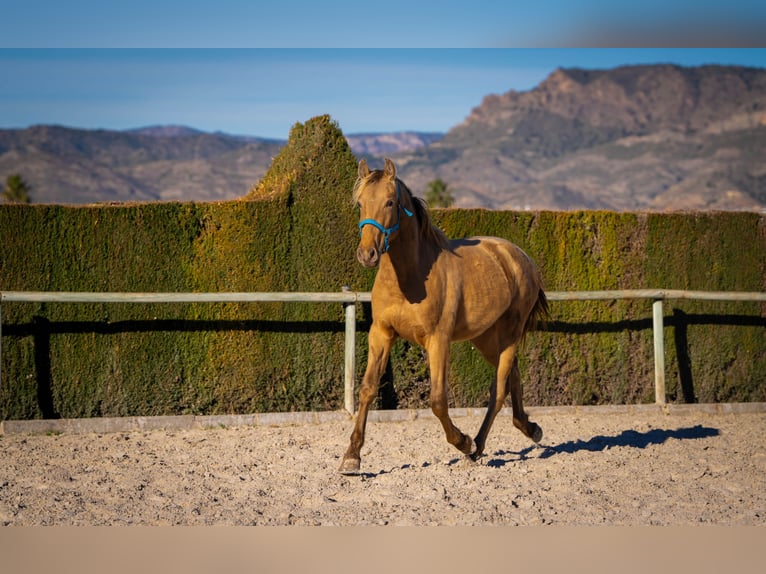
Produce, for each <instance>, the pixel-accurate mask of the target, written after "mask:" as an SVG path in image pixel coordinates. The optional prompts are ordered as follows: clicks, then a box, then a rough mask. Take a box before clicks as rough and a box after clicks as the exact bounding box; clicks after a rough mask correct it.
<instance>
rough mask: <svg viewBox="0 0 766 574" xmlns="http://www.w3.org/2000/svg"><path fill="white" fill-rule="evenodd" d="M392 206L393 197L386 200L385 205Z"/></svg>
mask: <svg viewBox="0 0 766 574" xmlns="http://www.w3.org/2000/svg"><path fill="white" fill-rule="evenodd" d="M393 206H394V200H393V199H389V200H388V201H387V202H386V207H393Z"/></svg>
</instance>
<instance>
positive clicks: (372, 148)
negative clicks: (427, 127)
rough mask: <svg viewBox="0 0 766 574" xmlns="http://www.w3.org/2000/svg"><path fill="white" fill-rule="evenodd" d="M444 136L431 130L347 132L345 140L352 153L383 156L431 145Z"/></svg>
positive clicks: (359, 155)
mask: <svg viewBox="0 0 766 574" xmlns="http://www.w3.org/2000/svg"><path fill="white" fill-rule="evenodd" d="M443 137H444V134H442V133H433V132H427V133H423V132H394V133H387V134H349V135H346V140H347V141H348V144H349V145H350V146H351V150H352V151H353V152H354V155H356V156H358V157H361V156H364V155H368V156H378V157H381V156H385V155H387V154H389V155H390V154H395V153H401V152H407V151H413V150H416V149H420V148H422V147H426V146H428V145H431V144H432V143H434V142H437V141H439V140H440V139H442V138H443Z"/></svg>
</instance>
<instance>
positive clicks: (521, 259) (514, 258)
mask: <svg viewBox="0 0 766 574" xmlns="http://www.w3.org/2000/svg"><path fill="white" fill-rule="evenodd" d="M451 246H452V249H453V252H454V253H455V255H457V256H458V259H459V260H460V261H461V263H462V264H463V267H464V269H463V271H464V273H465V274H466V275H467V277H468V278H470V277H473V278H474V279H475V280H477V281H483V280H486V279H488V278H489V277H493V276H494V273H496V272H497V270H501V271H502V273H503V275H504V276H505V278H506V279H507V280H508V281H509V282H511V283H513V284H514V285H516V286H517V287H518V288H524V287H526V288H529V289H531V290H533V291H537V289H538V288H539V283H540V279H539V273H538V271H537V267H536V266H535V264H534V262H533V261H532V260H531V259H530V258H529V256H528V255H527V254H526V253H525V252H524V251H523V250H522V249H521V248H520V247H519V246H518V245H516V244H514V243H512V242H510V241H508V240H507V239H502V238H500V237H491V236H477V237H466V238H463V239H454V240H452V241H451ZM476 271H479V273H478V274H477V273H476ZM481 271H485V272H488V273H489V275H488V276H483V275H482V274H481Z"/></svg>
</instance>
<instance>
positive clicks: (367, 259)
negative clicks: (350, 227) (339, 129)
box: [354, 159, 412, 267]
mask: <svg viewBox="0 0 766 574" xmlns="http://www.w3.org/2000/svg"><path fill="white" fill-rule="evenodd" d="M354 200H355V201H356V204H357V205H358V206H359V231H360V235H361V238H360V240H359V247H358V248H357V250H356V257H357V259H359V262H360V263H361V264H362V265H364V266H365V267H375V266H376V265H377V264H378V263H379V262H380V257H381V255H383V254H384V253H385V252H386V251H388V247H389V243H390V242H391V241H392V240H393V239H394V238H395V237H396V236H397V234H398V233H399V227H400V222H401V217H402V215H404V216H405V217H412V211H410V210H409V209H407V208H406V207H405V206H404V205H403V204H402V193H401V189H400V184H399V182H398V180H397V179H396V166H395V165H394V162H392V161H391V160H390V159H386V163H385V168H384V169H383V170H375V171H370V168H369V167H367V162H366V161H365V160H362V161H360V162H359V179H358V180H357V183H356V186H355V187H354Z"/></svg>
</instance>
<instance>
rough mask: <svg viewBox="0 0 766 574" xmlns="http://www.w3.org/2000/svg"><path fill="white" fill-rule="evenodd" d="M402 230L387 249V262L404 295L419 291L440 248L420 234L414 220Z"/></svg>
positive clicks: (437, 256)
mask: <svg viewBox="0 0 766 574" xmlns="http://www.w3.org/2000/svg"><path fill="white" fill-rule="evenodd" d="M402 231H403V232H404V233H403V234H402V236H400V237H398V238H397V239H399V241H396V242H395V243H392V245H391V248H390V249H389V252H388V254H389V258H388V259H389V261H388V264H389V265H390V266H391V268H392V270H393V272H394V274H395V275H396V278H397V281H398V283H399V287H400V289H401V290H402V292H403V293H404V294H405V295H407V294H408V292H411V291H417V292H418V293H420V292H421V291H422V288H423V285H424V283H425V281H426V278H427V277H428V274H429V273H430V272H431V268H432V267H433V265H434V264H435V263H436V260H437V259H438V258H439V253H440V252H441V248H440V247H439V246H438V245H436V244H434V243H432V242H429V241H427V240H426V239H425V238H423V237H422V236H420V235H419V233H418V231H417V225H416V224H415V222H413V225H408V226H407V228H406V229H404V228H403V229H402ZM408 298H409V297H408Z"/></svg>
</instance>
